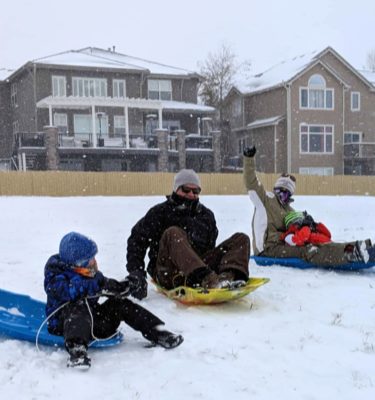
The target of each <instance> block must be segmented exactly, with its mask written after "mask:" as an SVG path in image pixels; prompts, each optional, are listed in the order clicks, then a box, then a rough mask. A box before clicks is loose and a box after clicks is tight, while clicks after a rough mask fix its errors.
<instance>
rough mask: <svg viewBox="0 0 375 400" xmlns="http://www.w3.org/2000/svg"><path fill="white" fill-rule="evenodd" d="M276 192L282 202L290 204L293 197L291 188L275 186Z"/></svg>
mask: <svg viewBox="0 0 375 400" xmlns="http://www.w3.org/2000/svg"><path fill="white" fill-rule="evenodd" d="M274 193H275V194H276V196H277V197H278V199H279V200H280V202H281V204H288V203H289V202H290V198H291V197H292V194H291V193H290V192H289V190H286V189H283V188H275V189H274Z"/></svg>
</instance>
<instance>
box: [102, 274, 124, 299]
mask: <svg viewBox="0 0 375 400" xmlns="http://www.w3.org/2000/svg"><path fill="white" fill-rule="evenodd" d="M129 292H130V283H129V281H128V280H127V279H125V280H123V281H122V282H119V281H116V279H109V278H106V279H105V281H104V284H103V287H102V294H103V295H106V296H116V297H117V296H119V297H122V296H127V295H129Z"/></svg>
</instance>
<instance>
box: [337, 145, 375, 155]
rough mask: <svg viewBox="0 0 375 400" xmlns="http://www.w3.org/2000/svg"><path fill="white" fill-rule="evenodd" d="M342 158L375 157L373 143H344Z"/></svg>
mask: <svg viewBox="0 0 375 400" xmlns="http://www.w3.org/2000/svg"><path fill="white" fill-rule="evenodd" d="M344 158H346V159H348V158H357V159H359V158H375V143H364V142H362V143H345V144H344Z"/></svg>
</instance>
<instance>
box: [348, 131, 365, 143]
mask: <svg viewBox="0 0 375 400" xmlns="http://www.w3.org/2000/svg"><path fill="white" fill-rule="evenodd" d="M361 137H362V132H345V133H344V144H351V143H360V142H361Z"/></svg>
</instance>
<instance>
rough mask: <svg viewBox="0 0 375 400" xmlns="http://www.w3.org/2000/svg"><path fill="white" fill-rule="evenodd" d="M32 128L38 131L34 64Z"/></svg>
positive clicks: (34, 68) (34, 69)
mask: <svg viewBox="0 0 375 400" xmlns="http://www.w3.org/2000/svg"><path fill="white" fill-rule="evenodd" d="M33 94H34V128H35V132H38V109H37V106H36V64H35V63H34V65H33Z"/></svg>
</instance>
